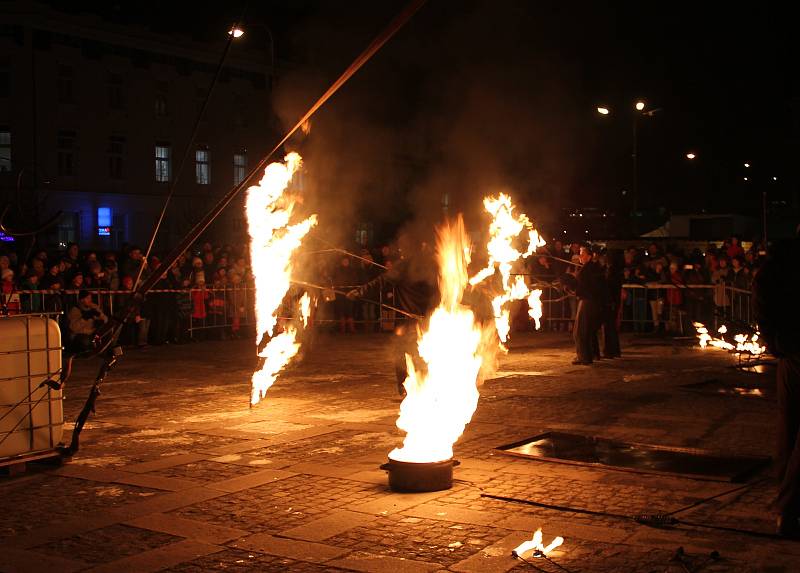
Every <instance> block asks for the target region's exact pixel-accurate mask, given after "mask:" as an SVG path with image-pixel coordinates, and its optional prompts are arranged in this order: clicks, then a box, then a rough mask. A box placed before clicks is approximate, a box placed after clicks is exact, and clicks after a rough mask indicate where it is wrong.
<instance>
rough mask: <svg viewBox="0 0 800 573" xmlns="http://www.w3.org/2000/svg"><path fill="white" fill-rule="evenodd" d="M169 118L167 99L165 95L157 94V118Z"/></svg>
mask: <svg viewBox="0 0 800 573" xmlns="http://www.w3.org/2000/svg"><path fill="white" fill-rule="evenodd" d="M166 116H167V98H166V96H165V95H164V94H156V117H166Z"/></svg>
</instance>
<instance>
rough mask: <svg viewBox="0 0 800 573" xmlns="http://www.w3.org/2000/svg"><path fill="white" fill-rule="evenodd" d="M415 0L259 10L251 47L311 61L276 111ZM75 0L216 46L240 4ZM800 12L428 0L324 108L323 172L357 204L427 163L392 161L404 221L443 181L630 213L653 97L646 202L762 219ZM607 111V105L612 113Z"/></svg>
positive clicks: (783, 192) (799, 109)
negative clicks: (271, 45)
mask: <svg viewBox="0 0 800 573" xmlns="http://www.w3.org/2000/svg"><path fill="white" fill-rule="evenodd" d="M59 4H60V3H59ZM403 4H404V3H403V2H395V1H392V2H323V1H316V2H314V1H310V0H300V1H285V2H272V1H269V2H251V3H250V5H249V6H248V9H247V13H246V17H245V22H246V25H247V24H249V25H250V26H251V27H253V29H254V33H251V34H250V35H249V36H247V41H248V43H247V44H246V45H247V47H249V48H253V49H259V48H260V47H261V46H266V45H267V42H266V37H265V36H264V35H263V32H258V25H260V24H264V25H267V26H269V27H270V29H272V30H273V33H274V34H275V37H276V41H277V52H278V56H279V57H280V58H282V59H288V60H292V61H294V62H297V63H299V64H301V65H300V66H295V70H299V71H292V72H285V73H284V74H282V76H281V77H279V79H278V84H277V88H276V96H275V97H276V109H278V112H279V114H280V115H281V119H283V120H284V121H285V122H286V123H287V124H288V123H290V122H291V121H292V120H294V119H296V117H297V116H298V115H299V114H300V113H302V112H303V111H304V109H302V108H303V106H304V105H308V104H310V103H311V102H313V100H314V99H316V97H317V96H318V95H319V94H320V93H321V92H322V91H323V90H324V89H325V87H327V84H328V83H330V81H332V80H333V79H334V78H335V77H336V76H337V75H338V74H339V73H340V72H341V71H342V70H343V69H344V68H345V67H346V66H347V65H348V64H349V63H350V61H351V60H352V58H353V57H354V56H355V55H356V54H357V53H358V52H360V51H361V50H362V49H363V47H364V46H365V45H366V44H367V43H368V41H369V40H370V39H371V38H372V37H373V36H374V35H375V34H376V33H377V32H378V31H380V30H381V29H382V27H383V26H384V25H385V24H386V22H387V21H388V20H389V19H390V18H391V17H392V15H393V14H394V13H396V12H397V11H399V10H400V8H401V7H402V6H403ZM708 4H710V3H708ZM71 5H72V7H73V8H72V9H83V10H88V11H94V12H97V13H102V14H103V15H104V16H105V17H107V18H109V19H114V20H117V21H120V22H124V23H131V24H137V25H141V26H147V27H149V28H151V29H153V30H155V31H163V32H180V33H184V34H189V35H192V36H193V37H194V38H195V39H198V40H201V41H208V42H212V41H216V42H218V41H219V34H220V30H223V32H222V33H223V34H224V29H225V27H226V26H228V25H229V22H230V21H232V20H235V19H236V18H237V16H238V14H239V10H240V9H241V6H240V5H238V4H237V3H236V2H224V3H223V2H214V3H212V2H193V3H191V4H189V3H182V2H174V3H172V2H121V3H120V2H118V3H107V2H74V3H71ZM154 14H159V19H158V21H154ZM791 22H792V19H791V18H790V15H789V13H788V12H787V9H785V8H782V7H779V5H778V4H777V3H776V4H769V3H760V4H759V5H757V6H755V5H753V6H748V7H747V8H746V9H745V8H735V7H734V5H733V4H728V5H714V6H711V5H705V4H700V5H698V3H669V4H668V5H667V4H665V3H632V2H630V3H629V2H614V3H603V2H568V3H555V2H533V1H517V2H508V1H506V2H502V1H501V2H489V1H487V2H481V1H466V2H456V1H445V0H430V1H429V2H428V3H427V4H426V5H425V6H424V7H423V8H422V10H420V12H419V13H418V14H417V15H416V16H415V17H414V18H413V19H412V21H411V22H410V23H409V24H408V25H407V26H406V28H404V29H403V30H401V31H400V32H399V34H398V35H397V36H396V37H395V38H394V39H393V40H392V41H391V42H390V43H389V44H387V45H386V46H385V47H384V49H383V50H382V51H381V52H379V53H378V54H377V56H376V57H375V59H374V60H373V61H371V62H369V63H368V65H367V66H366V67H365V68H364V69H363V70H362V71H361V72H360V73H359V74H358V75H357V76H356V77H355V78H353V80H352V82H351V83H350V84H348V85H347V86H346V87H345V88H344V89H343V90H342V91H341V92H340V93H339V94H337V96H336V97H335V98H334V99H333V100H332V101H331V102H329V104H328V105H327V106H326V107H325V108H324V109H323V110H322V111H321V112H320V114H319V116H318V117H317V118H316V119H315V122H316V125H315V130H314V131H313V132H312V133H313V138H315V140H316V141H315V142H314V143H311V144H310V148H311V150H310V153H311V154H312V155H314V154H315V153H316V154H317V155H318V157H321V156H322V155H324V156H325V160H324V161H323V160H322V159H320V160H319V161H318V162H317V163H318V165H319V177H320V180H330V179H333V178H335V177H337V178H339V181H340V183H341V184H342V186H344V187H347V189H349V190H351V191H352V193H353V195H352V198H353V202H354V203H355V204H356V206H355V207H354V209H366V210H367V211H369V210H370V208H371V205H372V207H373V208H374V207H375V206H377V205H381V204H384V203H383V201H384V199H385V198H386V195H387V194H388V195H389V196H390V197H394V194H397V193H400V192H402V191H398V190H397V189H386V185H385V183H381V182H379V181H378V179H379V178H378V177H376V174H378V173H381V174H382V175H384V176H385V169H386V167H385V162H387V161H388V162H391V158H393V157H395V158H396V157H406V156H408V155H412V156H413V155H415V154H416V155H421V156H422V157H423V160H422V161H421V162H420V161H414V162H412V163H411V165H409V164H406V163H402V162H401V163H402V165H400V166H395V167H392V169H397V170H398V172H397V173H394V174H393V175H394V179H395V180H396V181H398V182H402V183H401V184H399V186H400V187H403V188H404V189H406V192H405V193H403V194H404V195H405V196H407V197H406V198H405V199H404V200H405V201H406V207H405V211H406V212H407V213H413V211H414V204H415V202H416V200H417V199H418V198H419V197H422V196H428V195H430V194H431V193H430V192H431V191H436V192H437V193H438V192H440V191H442V190H443V189H448V188H452V189H459V190H464V189H467V188H470V187H471V188H474V191H469V192H466V191H465V193H472V192H474V193H475V194H477V195H481V194H485V192H486V191H487V190H490V188H492V187H498V186H502V187H509V188H511V189H513V190H514V191H515V192H516V193H518V194H519V195H520V196H522V197H525V198H526V200H527V201H529V202H531V203H533V204H535V205H536V206H537V207H538V208H540V209H541V210H542V211H548V212H550V213H551V214H552V213H557V212H560V211H561V210H562V209H564V208H570V207H599V208H602V209H609V210H616V211H617V212H619V213H624V212H626V210H629V209H630V207H631V205H630V193H629V191H630V187H631V159H630V154H631V148H632V124H633V120H634V114H635V113H636V112H635V111H634V108H633V106H634V102H635V101H637V100H638V99H642V100H644V101H646V102H647V109H653V108H661V111H659V112H658V113H656V114H655V115H654V116H652V117H641V118H640V120H639V124H638V125H639V129H638V133H639V196H640V201H639V203H640V208H645V209H648V208H649V209H655V208H657V207H665V208H666V209H668V210H671V211H677V212H689V211H695V210H700V209H707V210H709V211H714V212H731V211H747V212H754V213H757V211H758V208H759V206H760V200H761V192H762V191H763V190H768V191H769V193H770V195H769V196H770V199H771V200H779V199H784V200H787V201H792V200H796V191H794V190H796V188H797V180H796V177H795V176H794V175H793V174H792V173H791V172H790V171H789V170H790V168H791V166H792V164H793V162H792V157H793V155H794V154H795V153H796V152H797V151H798V150H800V149H799V148H800V85H799V84H800V82H798V78H797V72H796V63H795V62H796V58H795V49H794V45H793V43H792V42H790V34H789V30H788V27H789V25H790V23H791ZM598 105H605V106H606V107H609V108H610V109H611V110H612V113H611V114H610V115H608V116H600V115H599V114H598V113H597V112H596V111H595V108H596V107H597V106H598ZM421 150H424V152H423V153H421V154H420V151H421ZM689 151H692V152H694V153H696V154H697V159H696V160H694V161H693V162H690V161H688V160H687V159H686V158H685V154H686V153H687V152H689ZM353 161H358V162H360V163H361V164H362V167H361V168H359V169H356V170H354V173H353V174H352V175H350V176H346V175H345V176H343V175H342V173H341V168H340V166H341V165H343V164H348V165H352V164H353ZM744 162H749V163H750V164H751V165H752V167H751V168H750V170H749V172H748V170H746V169H745V168H744V166H743V163H744ZM365 164H367V165H370V164H374V165H375V168H374V169H370V168H369V167H364V165H365ZM337 168H338V170H339V172H338V173H335V172H336V171H337ZM326 170H327V171H328V172H327V173H326ZM744 176H748V177H749V179H750V181H749V182H747V183H745V182H744V180H743V177H744ZM773 177H778V181H777V182H775V181H773V180H772V178H773ZM623 191H625V192H626V193H625V194H623ZM793 192H794V193H795V195H793ZM373 210H374V209H373Z"/></svg>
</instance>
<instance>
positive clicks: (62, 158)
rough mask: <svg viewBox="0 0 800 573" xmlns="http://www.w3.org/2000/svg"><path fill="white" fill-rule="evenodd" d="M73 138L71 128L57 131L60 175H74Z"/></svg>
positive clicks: (73, 133)
mask: <svg viewBox="0 0 800 573" xmlns="http://www.w3.org/2000/svg"><path fill="white" fill-rule="evenodd" d="M75 138H76V135H75V132H74V131H72V130H65V129H62V130H60V131H59V132H58V145H57V147H58V174H59V175H60V176H62V177H71V176H73V175H75Z"/></svg>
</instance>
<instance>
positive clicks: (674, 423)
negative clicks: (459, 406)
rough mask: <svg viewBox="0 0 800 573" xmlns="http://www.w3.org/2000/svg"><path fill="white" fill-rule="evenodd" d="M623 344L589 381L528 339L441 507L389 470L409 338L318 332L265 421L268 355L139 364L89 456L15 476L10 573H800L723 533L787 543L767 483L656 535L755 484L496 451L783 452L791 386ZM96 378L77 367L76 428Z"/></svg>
mask: <svg viewBox="0 0 800 573" xmlns="http://www.w3.org/2000/svg"><path fill="white" fill-rule="evenodd" d="M624 342H625V346H624V357H623V359H621V360H613V361H602V362H600V363H597V364H595V365H593V366H592V367H576V366H573V365H571V363H570V362H571V359H572V351H571V349H570V344H569V339H568V337H567V335H564V334H517V335H516V336H515V337H514V339H513V340H512V343H511V350H510V352H509V353H508V354H507V355H504V356H501V357H500V359H499V364H498V371H497V373H496V374H495V377H494V378H492V379H490V380H488V381H486V382H485V383H484V384H483V386H482V388H481V400H480V403H479V405H478V410H477V411H476V413H475V416H474V418H473V421H472V422H471V423H470V424H469V426H468V427H467V430H466V432H465V434H464V436H462V438H461V439H460V440H459V442H458V443H457V444H456V446H455V457H456V458H457V459H459V460H460V461H461V466H460V467H458V468H456V470H455V481H454V484H453V487H452V488H451V489H449V490H445V491H440V492H434V493H427V494H398V493H393V492H391V491H389V489H388V487H387V477H386V475H385V473H384V472H383V471H382V470H380V469H379V467H378V466H379V465H380V464H381V463H383V462H384V461H386V455H387V453H388V452H389V451H390V450H391V449H392V448H393V447H395V446H396V445H398V444H399V443H400V440H401V438H402V433H401V432H400V431H398V430H397V428H395V426H394V422H395V419H396V417H397V413H398V407H399V405H400V398H399V397H398V396H397V395H396V390H395V381H394V347H393V340H392V337H391V336H390V335H355V336H350V337H325V336H321V337H319V338H318V339H317V340H316V341H315V345H314V347H313V348H307V349H306V353H305V354H306V358H305V360H304V361H303V362H302V363H299V364H296V365H293V366H292V367H291V368H290V369H289V370H288V371H287V372H286V373H285V375H284V376H282V377H281V378H280V379H279V380H278V382H277V383H276V384H275V386H274V387H273V388H271V389H270V391H269V393H268V397H267V399H266V400H265V401H264V402H262V403H261V404H259V405H257V406H256V407H253V408H250V407H249V404H248V398H249V379H250V374H251V372H252V368H253V367H254V365H255V362H256V361H255V358H254V352H253V345H252V343H251V342H248V341H241V340H240V341H230V342H204V343H198V344H192V345H186V346H178V347H164V348H151V349H148V350H146V351H131V352H130V353H129V355H127V356H125V357H124V358H123V359H122V360H121V361H120V364H119V366H118V367H117V368H116V370H114V371H113V372H112V373H111V374H110V376H109V377H108V380H107V383H106V385H105V386H104V388H103V395H102V396H101V398H100V401H99V402H98V406H97V413H96V415H93V416H92V417H91V419H90V422H89V424H87V427H86V429H85V431H84V433H83V436H82V438H83V439H82V445H81V449H80V451H79V452H78V454H77V455H76V456H75V457H74V458H73V459H72V460H71V461H69V462H67V463H65V464H63V465H61V466H49V467H48V466H44V467H30V468H29V471H28V472H27V473H26V474H23V475H21V476H17V477H4V478H0V499H2V509H3V511H2V512H0V571H1V572H6V573H17V572H40V571H48V570H49V571H53V572H61V571H64V572H72V571H84V570H85V571H93V572H100V571H108V572H115V573H116V572H124V571H131V572H145V573H146V572H150V571H171V572H175V573H178V572H180V573H200V572H207V571H225V572H239V571H266V572H271V571H275V572H277V571H298V572H310V573H311V572H313V573H316V572H339V571H362V572H374V573H381V572H395V571H397V572H410V573H417V572H420V573H424V572H435V571H458V572H472V571H475V572H482V571H485V572H488V573H494V572H497V573H503V572H505V571H515V572H517V571H518V572H524V571H532V572H535V571H540V572H541V571H545V572H548V573H564V572H565V571H567V572H584V573H586V572H617V571H624V572H628V571H632V572H648V573H649V572H659V573H660V572H667V573H670V572H681V571H684V572H685V571H687V570H690V571H694V570H698V571H708V572H711V573H714V572H723V571H736V572H740V571H743V572H764V573H767V572H769V573H781V572H786V573H788V572H792V571H800V566H799V565H798V563H800V543H795V542H791V541H784V540H779V539H774V538H770V537H756V536H753V535H749V534H746V533H743V532H736V531H730V530H724V529H713V528H709V527H703V526H708V525H710V526H715V527H725V528H733V529H746V530H750V531H753V532H760V533H765V534H766V533H770V532H771V531H772V527H773V520H772V515H771V513H770V510H769V503H770V501H771V499H772V498H773V496H774V495H775V484H774V483H773V482H772V481H771V480H770V479H769V477H768V475H769V474H768V472H767V470H763V471H762V474H761V475H756V476H753V477H752V478H750V479H751V481H753V482H755V483H754V485H753V486H752V487H750V488H749V489H747V490H743V491H740V492H736V493H731V494H727V495H722V496H720V497H718V498H717V499H714V500H712V501H709V502H707V503H703V504H700V505H698V506H697V507H694V508H691V509H689V510H687V511H683V512H681V513H679V514H678V517H679V518H681V519H682V520H684V521H685V522H690V523H691V524H692V525H687V524H681V525H679V526H676V527H674V528H670V529H657V528H652V527H647V526H643V525H639V524H637V523H636V522H635V521H634V520H633V519H632V518H631V516H634V515H638V514H645V513H659V512H664V513H666V512H672V511H675V510H678V509H680V508H682V507H686V506H689V505H691V504H694V503H696V502H698V501H700V500H702V499H704V498H707V497H709V496H713V495H716V494H720V493H723V492H726V491H728V490H730V489H732V488H733V487H735V486H736V484H731V483H729V482H722V481H709V480H700V479H692V478H689V477H685V476H681V475H675V474H647V473H632V472H624V471H618V470H612V469H608V468H605V467H601V466H585V465H567V464H560V463H553V462H546V461H533V460H528V459H522V458H518V457H512V456H509V455H507V454H504V453H502V452H500V451H499V450H497V448H498V447H500V446H503V445H507V444H510V443H513V442H516V441H519V440H521V439H523V438H526V437H530V436H534V435H536V434H538V433H541V432H543V431H548V430H557V431H562V432H573V433H578V434H585V435H591V436H601V437H606V438H613V439H619V440H626V441H634V442H642V443H649V444H657V445H663V446H676V447H685V448H702V449H708V450H715V451H721V452H725V453H727V454H733V455H765V454H766V455H768V454H769V453H771V449H772V442H773V435H774V432H773V423H774V417H775V402H774V381H773V379H772V377H773V375H774V372H771V371H770V370H769V369H768V371H767V373H765V374H756V373H749V372H742V371H740V370H737V369H735V368H733V365H734V363H735V361H734V358H733V357H732V356H730V355H728V354H726V353H724V352H721V351H717V350H707V351H701V350H699V349H697V348H693V347H692V346H691V344H690V342H688V341H673V340H670V339H665V338H653V337H647V336H641V337H638V338H632V337H628V338H626V339H625V341H624ZM96 368H97V364H96V363H94V362H83V363H81V364H78V365H77V366H76V368H75V372H74V374H73V379H72V380H71V382H70V384H69V386H68V388H67V390H66V399H65V404H64V405H65V412H66V416H67V419H68V421H70V422H71V421H73V420H74V417H75V415H76V414H77V412H78V411H79V409H80V407H81V406H82V405H83V400H84V399H85V397H86V394H87V391H88V387H89V383H90V381H91V379H92V377H93V375H94V374H95V370H96ZM733 388H745V389H752V388H759V389H760V390H761V396H760V397H759V396H755V395H754V394H752V393H750V394H745V395H742V396H739V395H736V394H735V393H732V392H730V390H731V389H733ZM66 438H68V436H65V439H66ZM762 477H765V478H766V479H760V478H762ZM487 495H491V496H499V497H505V498H515V499H519V500H528V501H533V502H536V503H539V504H548V505H550V506H559V507H542V506H541V505H539V506H537V505H532V504H526V503H518V502H512V501H501V500H498V499H495V498H492V497H487ZM539 527H541V528H542V529H543V532H544V536H545V540H546V541H548V540H549V539H551V538H552V537H554V536H556V535H561V536H563V537H564V538H565V542H564V545H563V546H562V547H561V548H559V549H558V550H556V551H555V552H554V553H553V554H552V555H551V559H552V561H547V560H545V559H536V558H531V560H530V562H528V563H525V562H522V561H520V560H515V559H514V558H513V557H512V556H511V550H512V549H513V548H514V547H515V546H517V545H518V544H519V543H521V542H522V541H523V540H525V539H529V538H530V536H531V535H532V533H533V532H534V531H535V530H536V529H537V528H539ZM679 547H682V548H683V552H684V560H685V565H684V564H682V563H681V562H680V561H679V560H677V559H676V550H677V549H678V548H679ZM712 551H717V552H718V553H719V558H718V559H715V560H712V559H711V557H710V555H711V552H712Z"/></svg>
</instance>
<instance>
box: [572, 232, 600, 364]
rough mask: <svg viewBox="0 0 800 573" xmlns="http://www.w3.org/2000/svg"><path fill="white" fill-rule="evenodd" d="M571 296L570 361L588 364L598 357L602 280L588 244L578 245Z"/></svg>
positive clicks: (598, 266)
mask: <svg viewBox="0 0 800 573" xmlns="http://www.w3.org/2000/svg"><path fill="white" fill-rule="evenodd" d="M579 258H580V263H581V265H583V266H582V267H581V268H580V269H579V270H578V276H577V286H576V289H575V295H576V296H577V297H578V311H577V314H576V315H575V324H574V326H573V329H572V337H573V339H574V340H575V353H576V355H577V356H576V358H575V360H573V361H572V363H573V364H591V363H592V358H594V357H597V358H599V357H600V356H599V355H600V345H599V343H598V341H597V330H598V328H599V327H600V324H599V317H600V300H599V298H600V295H601V289H600V286H601V282H602V281H603V280H604V279H603V275H602V270H601V269H600V265H598V264H597V263H596V262H594V261H593V260H592V253H591V251H590V250H589V248H588V247H581V250H580V255H579Z"/></svg>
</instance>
